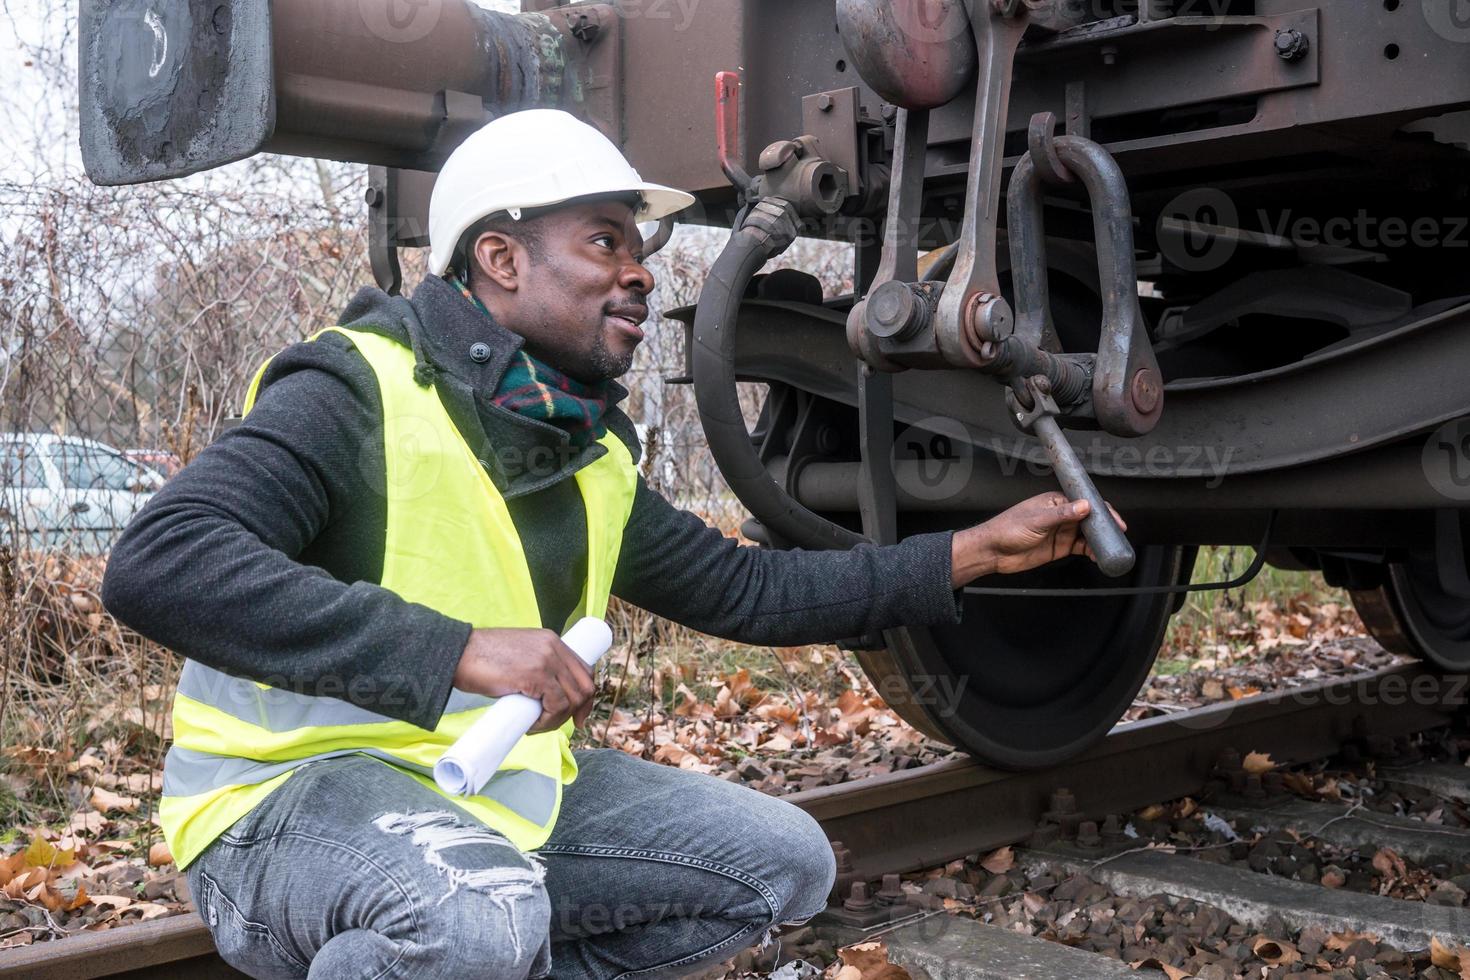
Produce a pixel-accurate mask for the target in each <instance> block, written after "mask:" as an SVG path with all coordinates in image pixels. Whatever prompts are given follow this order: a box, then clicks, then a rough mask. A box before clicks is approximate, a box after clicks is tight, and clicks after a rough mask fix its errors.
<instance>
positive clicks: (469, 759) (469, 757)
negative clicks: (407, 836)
mask: <svg viewBox="0 0 1470 980" xmlns="http://www.w3.org/2000/svg"><path fill="white" fill-rule="evenodd" d="M561 641H562V642H563V643H565V644H566V645H567V646H569V647H571V648H572V652H573V653H575V654H576V655H577V658H578V659H579V660H581V661H582V663H584V664H586V665H587V669H588V670H591V669H592V666H593V665H594V664H596V663H597V661H599V660H601V659H602V655H603V654H605V653H607V651H608V648H609V647H611V646H612V630H611V629H610V628H609V627H608V625H607V623H604V622H603V621H602V620H600V619H594V618H592V617H591V616H588V617H586V618H585V619H579V620H578V621H577V622H576V623H575V624H573V626H572V628H571V629H569V630H567V631H566V633H565V634H564V635H563V636H562V638H561ZM540 717H541V702H540V701H537V700H536V699H535V698H529V697H526V696H525V695H524V694H507V695H505V696H504V697H502V698H497V699H496V701H495V703H494V704H492V705H490V707H488V708H486V709H485V713H484V714H483V715H481V716H480V717H479V718H478V719H477V720H476V721H475V723H474V724H473V725H471V726H470V727H469V730H468V731H466V732H465V733H464V734H463V735H461V736H460V737H459V739H458V740H457V741H455V743H454V744H453V745H451V746H450V747H449V750H448V751H447V752H445V753H444V754H443V755H442V756H440V758H439V761H438V762H436V763H434V782H436V783H438V784H439V788H440V789H442V790H443V791H444V792H446V793H450V794H452V795H454V796H473V795H475V794H476V793H478V792H480V790H482V789H484V788H485V784H486V783H488V782H489V781H490V777H491V776H493V775H495V772H496V770H498V769H499V768H500V764H501V763H502V762H504V761H505V757H506V756H507V755H509V754H510V750H511V749H512V748H513V747H514V746H515V744H516V743H517V742H519V741H520V740H521V736H522V735H525V734H526V733H527V732H528V731H530V730H531V726H532V725H534V724H536V719H537V718H540Z"/></svg>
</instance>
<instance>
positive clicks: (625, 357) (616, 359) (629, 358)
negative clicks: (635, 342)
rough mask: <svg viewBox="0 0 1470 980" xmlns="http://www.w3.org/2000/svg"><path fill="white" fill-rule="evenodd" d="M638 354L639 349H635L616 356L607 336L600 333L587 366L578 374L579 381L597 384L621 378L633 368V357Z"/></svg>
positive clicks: (588, 353) (589, 353)
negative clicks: (609, 347) (608, 343)
mask: <svg viewBox="0 0 1470 980" xmlns="http://www.w3.org/2000/svg"><path fill="white" fill-rule="evenodd" d="M637 353H638V349H637V348H636V347H635V348H633V350H630V351H628V353H626V354H614V353H613V352H612V351H611V350H609V349H608V346H607V336H606V334H604V333H603V332H601V331H599V332H598V334H597V340H596V342H595V343H594V344H593V345H592V349H591V350H590V351H588V352H587V357H586V361H585V365H583V366H581V370H578V372H577V376H578V377H577V380H578V381H581V382H583V383H584V384H596V383H598V382H599V381H611V380H613V379H614V378H621V377H622V376H623V375H625V374H627V373H628V369H629V368H631V367H632V366H633V357H634V355H636V354H637Z"/></svg>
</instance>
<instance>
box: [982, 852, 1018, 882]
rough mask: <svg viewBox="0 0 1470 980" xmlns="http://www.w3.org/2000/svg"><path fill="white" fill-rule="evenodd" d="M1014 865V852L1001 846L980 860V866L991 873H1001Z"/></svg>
mask: <svg viewBox="0 0 1470 980" xmlns="http://www.w3.org/2000/svg"><path fill="white" fill-rule="evenodd" d="M1015 866H1016V852H1015V851H1013V850H1011V849H1010V848H1009V847H1002V848H1001V849H1000V850H998V851H995V852H993V853H992V854H991V855H990V856H989V857H987V858H985V860H983V861H981V862H980V867H982V868H984V869H985V870H986V871H989V872H990V873H991V874H993V875H1003V874H1005V873H1006V872H1007V871H1009V870H1011V869H1012V868H1014V867H1015Z"/></svg>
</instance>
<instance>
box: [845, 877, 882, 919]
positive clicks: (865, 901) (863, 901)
mask: <svg viewBox="0 0 1470 980" xmlns="http://www.w3.org/2000/svg"><path fill="white" fill-rule="evenodd" d="M842 907H843V908H845V909H847V911H849V912H868V911H871V910H872V909H875V908H877V907H878V903H877V902H875V901H874V900H873V895H872V893H871V892H870V891H869V890H868V883H867V882H866V881H854V882H853V883H852V891H850V892H848V893H847V898H845V899H843V901H842Z"/></svg>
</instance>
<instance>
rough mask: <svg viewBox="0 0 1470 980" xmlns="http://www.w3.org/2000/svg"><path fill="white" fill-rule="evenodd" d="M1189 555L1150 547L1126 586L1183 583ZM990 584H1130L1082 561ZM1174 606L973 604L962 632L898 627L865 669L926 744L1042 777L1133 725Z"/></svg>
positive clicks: (1164, 602) (1144, 599)
mask: <svg viewBox="0 0 1470 980" xmlns="http://www.w3.org/2000/svg"><path fill="white" fill-rule="evenodd" d="M1186 554H1188V555H1190V556H1191V557H1192V554H1193V552H1192V549H1185V548H1180V547H1161V546H1156V547H1147V548H1141V549H1139V553H1138V562H1137V564H1136V566H1135V567H1134V570H1133V572H1132V573H1131V575H1130V577H1129V579H1128V580H1127V583H1126V584H1129V585H1134V586H1158V585H1172V584H1175V583H1177V582H1179V581H1181V580H1183V579H1185V578H1186V577H1187V576H1188V574H1189V572H1190V569H1189V568H1188V567H1185V560H1186ZM1191 564H1192V562H1191ZM987 584H994V585H998V586H1005V587H1032V588H1079V587H1098V586H1103V585H1114V586H1116V585H1119V584H1123V583H1120V582H1119V581H1118V580H1116V579H1108V578H1105V577H1104V576H1103V575H1102V573H1101V572H1099V571H1098V570H1097V568H1096V567H1095V566H1094V565H1093V564H1092V563H1091V562H1089V561H1086V560H1084V559H1080V558H1079V559H1068V560H1067V561H1064V562H1059V563H1057V564H1055V565H1048V566H1044V567H1042V568H1039V569H1036V570H1034V571H1032V572H1027V573H1025V574H1024V575H1010V576H1004V577H998V578H996V579H995V580H993V582H991V583H987ZM1174 602H1175V600H1174V597H1173V596H1171V595H1153V596H1126V597H1111V598H1108V597H1104V598H1075V599H1073V598H1029V597H1019V596H1015V597H1012V596H975V595H966V596H965V600H964V607H965V608H964V619H963V621H962V622H961V623H960V625H958V626H947V627H940V628H931V629H900V630H891V631H889V632H888V633H887V635H886V639H887V641H888V642H887V648H886V649H884V650H879V651H868V652H864V653H861V654H859V660H860V662H861V663H862V665H863V668H864V670H865V671H866V672H867V674H868V677H869V678H870V679H871V680H872V681H873V684H874V685H875V686H876V687H877V689H878V692H879V693H880V694H881V695H883V697H884V698H885V699H886V700H887V701H888V703H889V704H890V705H891V706H892V707H893V708H894V710H895V711H897V712H898V714H899V715H900V716H902V717H903V719H904V720H905V721H907V722H908V723H909V724H911V725H913V726H914V727H915V728H917V729H919V730H920V731H922V732H924V733H925V734H926V735H929V736H931V737H933V738H937V739H939V740H941V741H945V742H948V743H950V744H951V745H955V746H957V747H959V748H962V749H964V750H965V751H967V752H969V753H970V754H971V755H973V756H975V757H977V758H979V759H980V760H981V761H983V762H987V763H990V764H991V765H996V766H1000V767H1002V768H1006V769H1039V768H1044V767H1046V766H1050V765H1055V764H1056V763H1058V762H1061V761H1062V760H1064V759H1067V758H1070V757H1071V756H1074V755H1076V754H1077V753H1079V752H1081V751H1082V750H1083V749H1085V748H1087V747H1088V746H1089V745H1091V744H1092V743H1094V742H1095V741H1097V740H1098V739H1099V738H1101V737H1102V736H1103V735H1105V734H1107V732H1108V730H1109V729H1111V728H1112V727H1113V725H1114V724H1115V723H1116V722H1117V721H1118V719H1119V718H1121V717H1122V716H1123V712H1124V711H1126V710H1127V709H1128V707H1129V705H1131V704H1132V703H1133V699H1134V697H1135V696H1136V695H1137V693H1138V690H1139V688H1140V687H1142V686H1143V682H1144V680H1145V679H1146V678H1147V677H1148V672H1149V669H1150V667H1152V665H1153V662H1154V657H1155V655H1156V654H1157V653H1158V649H1159V645H1160V644H1161V643H1162V642H1163V638H1164V630H1165V628H1166V627H1167V626H1168V623H1169V616H1170V615H1171V613H1172V612H1173V609H1174Z"/></svg>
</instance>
